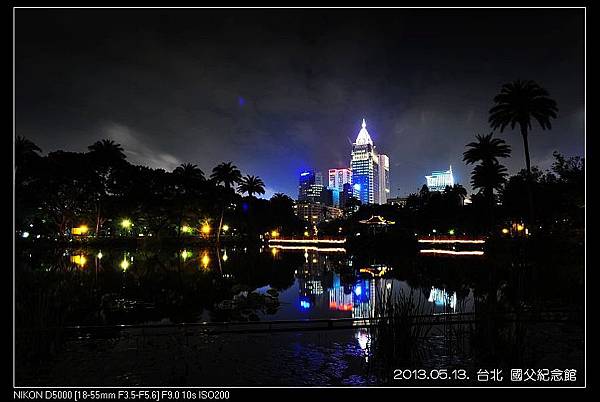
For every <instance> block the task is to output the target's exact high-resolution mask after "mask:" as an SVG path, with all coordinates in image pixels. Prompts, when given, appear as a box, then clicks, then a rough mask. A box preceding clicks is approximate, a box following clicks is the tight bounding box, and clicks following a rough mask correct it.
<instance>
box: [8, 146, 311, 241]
mask: <svg viewBox="0 0 600 402" xmlns="http://www.w3.org/2000/svg"><path fill="white" fill-rule="evenodd" d="M264 186H265V185H264V182H263V181H262V179H260V178H259V177H257V176H253V175H247V176H243V175H242V173H241V172H240V170H239V169H238V168H237V167H236V166H235V165H233V164H232V163H231V162H224V163H222V164H219V165H218V166H216V167H215V168H214V169H213V170H212V173H211V175H210V176H209V177H206V176H205V174H204V172H203V171H202V170H200V169H199V168H198V167H197V166H196V165H194V164H190V163H184V164H182V165H181V166H178V167H177V168H175V169H174V170H173V171H171V172H169V171H165V170H164V169H152V168H149V167H147V166H140V165H134V164H131V163H129V162H128V161H127V159H126V156H125V153H124V150H123V149H122V148H121V146H120V145H119V144H116V143H114V142H113V141H110V140H103V141H98V142H96V143H94V144H92V145H90V146H89V147H88V152H66V151H54V152H49V153H48V154H47V155H46V156H42V155H41V150H40V148H39V147H38V146H36V145H35V144H34V143H32V142H31V141H29V140H27V139H25V138H22V137H18V138H17V139H16V144H15V193H16V217H15V219H16V228H17V230H22V231H23V230H28V231H31V232H35V233H36V234H41V235H42V236H48V237H61V236H65V235H68V234H69V232H70V229H71V228H72V227H78V226H80V225H86V226H87V227H88V228H89V233H90V234H91V235H94V236H96V235H98V236H114V235H119V234H134V233H138V234H139V233H143V234H144V235H152V236H156V237H176V236H183V235H186V234H187V233H194V232H195V231H198V230H199V229H200V227H201V226H202V225H203V224H208V225H209V226H210V228H211V229H210V230H211V232H210V233H209V235H211V236H213V237H214V236H217V237H218V236H219V235H220V234H221V233H222V232H223V230H222V229H223V227H224V225H227V226H225V227H227V228H228V229H229V228H231V230H232V231H233V230H234V229H235V232H236V234H238V235H240V236H245V235H249V234H250V235H256V234H258V233H262V232H265V231H270V230H272V229H273V228H276V227H285V228H287V229H288V230H294V229H295V228H300V227H302V228H303V225H302V224H301V222H299V221H298V220H297V218H296V217H295V215H294V213H293V200H292V199H291V198H290V197H288V196H285V195H283V194H276V195H275V196H273V197H272V198H271V199H270V200H264V199H257V198H256V197H255V195H256V194H264V193H265V189H264ZM236 190H237V191H236ZM244 195H245V196H244ZM123 220H127V221H128V222H131V223H132V224H133V226H132V227H125V228H124V227H122V226H121V224H120V223H121V222H123ZM31 225H33V226H31ZM30 227H33V228H35V230H29V228H30ZM184 228H186V229H187V231H186V230H183V231H182V229H184ZM298 230H299V229H298ZM125 232H126V233H125ZM229 233H232V232H229Z"/></svg>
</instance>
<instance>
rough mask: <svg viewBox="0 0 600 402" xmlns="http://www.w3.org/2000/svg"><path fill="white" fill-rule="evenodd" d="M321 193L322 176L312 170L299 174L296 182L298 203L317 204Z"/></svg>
mask: <svg viewBox="0 0 600 402" xmlns="http://www.w3.org/2000/svg"><path fill="white" fill-rule="evenodd" d="M322 191H323V174H322V173H321V172H316V173H315V171H314V170H306V171H304V172H301V173H300V179H299V181H298V201H310V202H317V201H319V200H320V198H321V192H322Z"/></svg>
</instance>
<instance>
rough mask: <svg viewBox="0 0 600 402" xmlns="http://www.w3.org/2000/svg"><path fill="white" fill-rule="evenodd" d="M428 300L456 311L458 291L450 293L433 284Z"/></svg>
mask: <svg viewBox="0 0 600 402" xmlns="http://www.w3.org/2000/svg"><path fill="white" fill-rule="evenodd" d="M428 301H429V303H434V304H435V305H436V306H441V307H444V308H450V310H451V311H452V312H453V313H455V312H456V292H452V294H448V292H446V290H444V289H439V288H436V287H433V286H432V287H431V292H429V299H428Z"/></svg>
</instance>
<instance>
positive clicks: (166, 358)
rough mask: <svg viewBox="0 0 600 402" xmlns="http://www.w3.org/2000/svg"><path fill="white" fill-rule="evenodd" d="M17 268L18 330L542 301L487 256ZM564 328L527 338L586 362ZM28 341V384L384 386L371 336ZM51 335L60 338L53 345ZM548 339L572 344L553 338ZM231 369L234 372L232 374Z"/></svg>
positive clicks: (41, 263)
mask: <svg viewBox="0 0 600 402" xmlns="http://www.w3.org/2000/svg"><path fill="white" fill-rule="evenodd" d="M498 266H500V268H498ZM16 273H17V276H16V287H17V291H16V295H17V297H16V327H17V329H18V330H23V329H25V330H27V329H36V328H40V327H42V328H55V327H59V328H60V327H67V326H74V325H83V326H89V325H113V324H156V323H161V324H170V323H181V322H186V323H192V322H203V321H213V322H225V321H228V322H232V321H233V322H235V321H260V322H264V321H277V320H306V319H330V318H363V317H373V316H377V315H378V311H379V309H381V308H382V306H384V305H386V303H388V302H389V301H390V300H392V301H393V300H398V298H402V297H404V298H409V299H410V303H411V305H412V306H413V308H412V310H411V313H413V314H443V313H469V312H474V311H480V310H482V309H484V308H486V306H488V305H489V304H490V303H491V301H493V307H494V309H506V310H511V309H513V308H514V306H519V305H521V306H523V305H528V304H531V303H532V302H533V301H532V300H535V299H534V297H537V296H536V294H537V293H538V292H534V291H532V289H534V286H532V284H533V283H535V282H532V281H535V280H538V279H537V278H538V277H537V276H535V275H534V274H532V272H531V269H530V267H529V266H528V265H527V264H524V263H522V262H521V261H520V260H517V259H515V258H513V257H511V259H509V260H508V262H506V261H501V263H494V262H493V261H490V260H489V259H486V258H485V257H482V256H477V255H469V256H461V257H448V256H443V255H442V256H429V255H428V256H420V255H418V254H417V253H415V254H414V255H409V256H399V255H395V254H394V253H393V252H392V253H388V254H385V255H383V254H380V255H375V256H374V255H355V254H353V253H352V252H351V251H350V250H345V249H334V250H332V249H319V248H307V249H294V250H285V249H280V248H278V249H274V248H269V247H268V246H267V245H266V244H265V245H262V246H261V245H253V246H230V247H227V248H220V249H215V248H201V247H187V248H183V247H181V248H173V247H162V246H160V245H157V246H156V247H143V248H142V247H140V248H116V247H112V248H105V249H99V248H93V247H79V248H77V247H73V248H66V249H57V248H52V249H47V248H45V249H44V248H31V249H25V250H21V252H20V253H19V254H18V255H17V258H16ZM538 281H539V280H538ZM490 295H493V296H490ZM557 331H558V332H557ZM560 331H562V332H560ZM560 331H559V330H558V329H557V328H555V327H552V328H541V327H536V328H535V330H533V329H532V330H531V334H532V335H531V336H530V337H529V338H528V339H530V341H531V343H532V344H533V345H534V346H535V347H538V348H539V347H544V348H546V350H550V351H551V353H562V354H565V356H566V355H568V356H569V357H568V358H566V360H565V359H563V360H560V359H559V360H556V361H560V362H561V364H563V363H564V361H567V362H572V363H573V364H572V365H578V364H579V363H580V360H582V359H580V358H579V357H577V356H579V355H577V353H579V352H580V351H581V350H582V348H579V346H577V348H576V350H575V351H573V350H571V349H569V348H570V347H572V346H573V345H575V344H578V343H577V342H582V341H583V337H582V335H581V332H580V330H579V329H577V330H575V331H570V332H569V334H570V335H569V337H568V338H565V337H564V333H565V332H564V331H563V330H560ZM559 333H560V334H561V335H557V334H559ZM540 334H544V335H543V337H540ZM24 339H26V338H24V337H23V336H21V337H19V336H18V337H17V341H18V344H17V357H18V359H17V362H18V382H19V383H21V384H37V385H56V384H59V385H106V386H110V385H174V384H180V385H181V384H184V385H195V386H199V385H206V386H209V385H265V384H266V385H360V384H363V385H364V384H372V383H377V382H378V380H377V378H375V379H374V378H373V373H372V372H371V371H370V368H369V367H370V366H369V364H370V363H371V362H372V359H371V360H370V357H371V356H372V351H371V347H372V343H373V340H374V339H373V337H372V333H370V332H369V330H367V329H364V328H356V329H349V330H333V331H325V332H315V333H310V332H295V333H281V334H255V335H252V334H222V335H218V336H213V335H210V336H207V335H206V334H203V333H201V332H198V333H195V334H193V335H192V336H189V335H186V336H185V338H183V337H182V336H181V334H179V335H178V334H177V333H173V332H171V333H162V332H161V331H156V333H152V332H144V333H143V336H141V338H140V334H139V331H138V330H136V329H131V330H123V331H120V332H119V333H118V334H117V335H114V334H113V335H111V336H108V337H107V336H99V335H98V334H96V333H94V332H93V331H92V332H89V333H87V334H84V335H83V336H82V335H81V334H80V336H78V337H77V338H76V339H69V340H67V341H65V342H63V344H62V346H61V349H60V350H61V353H59V354H55V355H53V356H51V357H49V358H48V359H49V360H48V361H49V363H48V364H44V365H42V366H39V365H37V364H36V363H35V362H37V361H39V360H38V359H39V356H38V355H36V354H35V353H34V352H32V350H38V349H35V348H32V347H31V344H30V343H27V342H26V341H25V340H24ZM43 339H44V340H43V342H48V343H50V341H49V339H50V338H48V337H43ZM140 339H141V340H140ZM550 339H552V340H553V341H557V342H562V340H565V342H563V344H560V343H557V342H553V343H552V344H550V343H548V342H546V340H550ZM19 342H21V346H20V345H19ZM28 342H33V341H28ZM36 342H39V341H36ZM427 342H428V343H427V347H426V349H427V352H428V353H427V355H426V356H424V357H422V358H421V360H420V363H419V364H420V367H431V368H436V367H438V368H439V367H465V366H467V365H472V364H473V363H472V361H471V355H470V354H469V353H467V352H468V348H467V349H465V350H467V352H465V350H463V349H461V350H460V351H458V350H457V349H456V345H455V344H454V343H452V342H451V344H449V343H448V337H447V334H445V333H444V332H443V331H441V332H440V331H438V332H432V333H430V334H429V339H428V341H427ZM34 343H35V342H34ZM36 345H37V344H36ZM561 345H562V346H561ZM565 345H568V346H565ZM37 347H38V346H36V348H37ZM484 349H487V347H485V348H484ZM36 353H37V352H36ZM536 353H538V352H536ZM544 353H546V354H545V356H549V354H548V352H544ZM574 353H575V354H574ZM161 356H162V357H161ZM172 356H179V357H178V358H177V359H173V358H171V357H172ZM561 356H562V355H561ZM573 356H575V357H573ZM561 359H562V357H561ZM575 363H576V364H575ZM223 367H228V370H225V371H223V370H222V369H223ZM257 367H259V368H260V370H259V369H257ZM578 367H579V366H578ZM232 370H233V372H235V376H231V375H229V374H228V375H225V374H223V373H228V372H230V371H232ZM83 372H85V373H86V375H82V373H83ZM220 373H221V374H220ZM90 379H93V381H92V382H91V383H90Z"/></svg>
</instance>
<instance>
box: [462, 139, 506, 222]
mask: <svg viewBox="0 0 600 402" xmlns="http://www.w3.org/2000/svg"><path fill="white" fill-rule="evenodd" d="M476 139H477V141H475V142H470V143H468V144H467V150H466V151H465V152H464V153H463V161H465V162H466V164H467V165H472V164H475V163H477V162H480V163H479V165H477V166H475V168H474V169H473V172H472V173H471V184H472V185H473V188H474V189H481V190H482V191H483V194H484V195H485V198H486V200H487V202H488V203H489V209H490V220H491V221H493V210H494V190H499V189H500V188H501V186H502V183H504V181H505V177H506V168H505V167H504V166H502V165H501V164H500V162H499V161H498V158H507V157H509V156H510V153H511V149H510V146H509V145H508V144H506V142H505V141H504V140H502V139H499V138H493V133H490V134H488V135H477V136H476Z"/></svg>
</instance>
